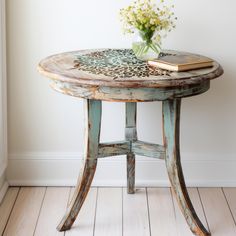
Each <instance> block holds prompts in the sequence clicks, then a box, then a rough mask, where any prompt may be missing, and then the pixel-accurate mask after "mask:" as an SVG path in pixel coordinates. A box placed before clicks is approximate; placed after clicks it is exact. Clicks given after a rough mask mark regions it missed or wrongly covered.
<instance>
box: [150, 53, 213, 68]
mask: <svg viewBox="0 0 236 236" xmlns="http://www.w3.org/2000/svg"><path fill="white" fill-rule="evenodd" d="M148 64H149V65H150V66H155V67H158V68H160V69H164V70H169V71H188V70H194V69H201V68H206V67H211V66H213V60H212V59H210V58H208V57H204V56H200V55H193V54H191V55H187V54H186V55H184V54H181V55H166V56H162V57H161V58H158V59H155V60H150V61H148Z"/></svg>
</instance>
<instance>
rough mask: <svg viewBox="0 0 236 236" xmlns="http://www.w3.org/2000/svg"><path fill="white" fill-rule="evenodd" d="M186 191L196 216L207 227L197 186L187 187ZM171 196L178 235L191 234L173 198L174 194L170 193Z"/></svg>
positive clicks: (188, 235) (190, 235) (187, 235)
mask: <svg viewBox="0 0 236 236" xmlns="http://www.w3.org/2000/svg"><path fill="white" fill-rule="evenodd" d="M188 193H189V196H190V199H191V201H192V204H193V207H194V209H195V211H196V213H197V215H198V217H199V218H200V220H201V221H202V223H203V224H204V226H205V227H206V228H207V229H208V225H207V222H206V218H205V215H204V210H203V207H202V204H201V199H200V196H199V193H198V190H197V188H188ZM172 196H173V200H174V206H175V215H176V222H177V230H178V235H179V236H193V234H192V232H191V231H190V229H189V226H188V224H187V223H186V220H185V218H184V216H183V214H182V212H181V210H180V208H179V206H178V204H177V201H176V200H175V197H174V194H172Z"/></svg>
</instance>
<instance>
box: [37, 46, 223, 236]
mask: <svg viewBox="0 0 236 236" xmlns="http://www.w3.org/2000/svg"><path fill="white" fill-rule="evenodd" d="M101 52H104V49H99V50H84V51H77V52H69V53H62V54H58V55H54V56H51V57H48V58H46V59H44V60H42V61H41V62H40V64H39V66H38V70H39V72H40V73H41V74H43V75H44V76H46V77H48V78H49V79H51V81H52V84H51V86H52V88H53V89H55V90H56V91H58V92H60V93H64V94H67V95H70V96H74V97H80V98H84V99H85V114H86V135H85V154H84V165H83V167H82V169H81V173H80V177H79V179H78V184H77V186H76V189H75V192H74V195H73V198H72V201H71V203H70V205H69V207H68V209H67V212H66V214H65V216H64V218H63V219H62V221H61V223H60V224H59V226H58V230H59V231H65V230H68V229H70V228H71V226H72V224H73V223H74V221H75V219H76V217H77V215H78V213H79V211H80V209H81V207H82V205H83V202H84V200H85V198H86V196H87V193H88V191H89V188H90V185H91V182H92V180H93V177H94V173H95V171H96V166H97V160H98V158H104V157H108V156H117V155H126V157H127V191H128V193H134V192H135V154H137V155H143V156H147V157H153V158H159V159H165V162H166V167H167V171H168V175H169V179H170V182H171V186H172V189H173V192H174V195H175V197H176V199H177V202H178V204H179V206H180V208H181V210H182V212H183V215H184V216H185V219H186V221H187V223H188V225H189V227H190V229H191V230H192V232H193V233H194V234H195V235H198V236H208V235H210V233H209V232H208V231H207V230H206V228H205V227H204V226H203V224H202V223H201V221H200V220H199V218H198V216H197V214H196V212H195V210H194V208H193V206H192V203H191V201H190V198H189V195H188V192H187V189H186V185H185V181H184V176H183V171H182V167H181V160H180V150H179V129H180V124H179V122H180V105H181V99H182V98H184V97H189V96H194V95H198V94H201V93H204V92H206V91H207V90H208V89H209V88H210V80H212V79H215V78H217V77H219V76H220V75H222V74H223V69H222V67H221V66H220V65H219V64H218V63H217V62H214V64H213V66H212V67H210V68H205V69H199V70H192V71H187V72H179V73H177V72H168V73H163V71H162V72H161V73H160V71H153V70H150V68H147V65H143V64H142V65H141V64H140V63H141V62H137V61H135V60H133V59H132V57H128V58H126V57H122V58H119V57H116V58H115V60H116V61H115V63H114V61H111V60H113V59H111V58H104V55H105V54H104V53H101ZM108 52H109V53H110V52H114V50H113V51H109V50H108ZM116 52H118V54H119V55H123V53H124V52H125V53H128V51H127V50H126V51H122V50H120V49H119V50H118V51H117V50H116ZM91 53H92V55H93V56H94V55H95V56H96V58H97V59H96V58H95V59H94V60H95V61H92V62H91V58H89V63H88V60H87V59H88V54H90V55H91ZM167 53H174V54H181V53H182V52H177V51H168V52H167ZM182 54H183V53H182ZM184 54H186V53H184ZM102 57H103V58H102ZM81 58H82V59H81ZM130 58H131V59H130ZM85 59H86V60H85ZM121 59H122V60H121ZM81 60H82V62H83V63H82V64H83V65H82V64H81ZM92 60H93V58H92ZM96 60H100V61H99V63H98V61H96ZM127 60H128V61H127ZM129 60H132V61H129ZM86 63H87V64H86ZM90 63H92V65H90ZM117 63H118V64H119V65H118V67H119V68H117V65H116V64H117ZM97 64H99V66H100V67H99V68H98V69H99V70H97V69H96V68H97ZM127 65H128V66H127ZM82 66H83V68H82ZM130 66H131V67H132V68H131V69H130ZM138 66H141V67H142V68H143V70H141V71H140V70H139V69H138V70H135V69H134V68H137V67H138ZM113 67H116V68H113ZM124 67H125V68H124ZM95 69H96V70H95ZM94 70H95V71H94ZM117 70H118V71H117ZM129 70H132V73H131V71H129ZM124 72H125V73H124ZM113 73H116V74H113ZM126 75H127V76H126ZM101 101H115V102H126V127H125V140H124V141H120V142H112V143H100V140H99V139H100V127H101V112H102V107H101ZM147 101H162V102H163V131H164V132H163V133H164V134H163V137H164V146H162V145H158V144H152V143H147V142H142V141H139V140H138V137H137V128H136V118H137V117H136V113H137V103H136V102H147Z"/></svg>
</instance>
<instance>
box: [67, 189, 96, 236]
mask: <svg viewBox="0 0 236 236" xmlns="http://www.w3.org/2000/svg"><path fill="white" fill-rule="evenodd" d="M73 192H74V189H73V190H72V191H71V196H70V198H72V195H73ZM96 200H97V188H91V189H90V191H89V193H88V196H87V198H86V200H85V202H84V205H83V207H82V208H81V211H80V213H79V215H78V217H77V219H76V221H75V223H74V225H73V227H72V228H71V230H68V231H67V232H66V234H65V236H93V230H94V220H95V212H96Z"/></svg>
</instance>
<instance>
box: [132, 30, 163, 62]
mask: <svg viewBox="0 0 236 236" xmlns="http://www.w3.org/2000/svg"><path fill="white" fill-rule="evenodd" d="M132 49H133V52H134V54H135V56H136V57H137V58H138V59H139V60H142V61H148V60H153V59H156V58H158V56H159V54H160V53H161V47H160V43H158V42H157V40H154V37H150V38H149V37H147V35H145V34H144V33H143V32H140V31H138V32H137V33H136V34H135V37H134V39H133V43H132Z"/></svg>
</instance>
